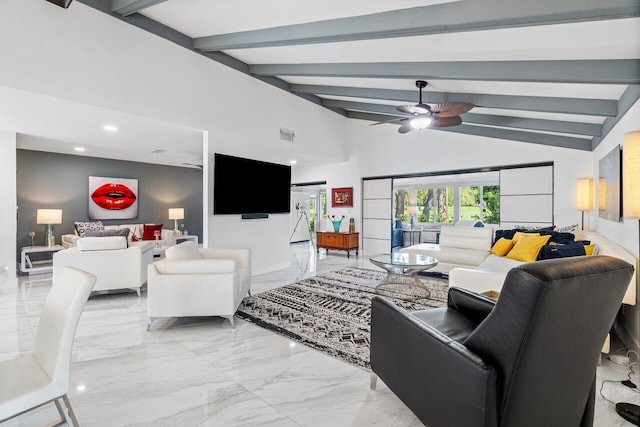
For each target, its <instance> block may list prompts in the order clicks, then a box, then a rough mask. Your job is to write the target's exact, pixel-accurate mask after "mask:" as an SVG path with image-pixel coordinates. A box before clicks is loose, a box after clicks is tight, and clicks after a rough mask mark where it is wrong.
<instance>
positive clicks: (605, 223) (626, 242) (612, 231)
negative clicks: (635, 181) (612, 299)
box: [585, 102, 640, 347]
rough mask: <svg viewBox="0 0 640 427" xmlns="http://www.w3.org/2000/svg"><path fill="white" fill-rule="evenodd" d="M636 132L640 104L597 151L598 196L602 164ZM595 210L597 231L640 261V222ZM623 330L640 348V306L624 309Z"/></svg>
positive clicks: (639, 287) (639, 123)
mask: <svg viewBox="0 0 640 427" xmlns="http://www.w3.org/2000/svg"><path fill="white" fill-rule="evenodd" d="M635 130H640V102H636V103H635V105H633V106H632V107H631V109H630V110H629V111H628V112H627V114H625V116H624V117H623V118H622V120H620V121H619V122H618V124H617V125H616V126H615V127H614V128H613V129H612V131H611V132H609V134H608V135H607V137H606V138H605V139H604V140H603V141H602V142H601V143H600V145H598V147H597V148H596V149H595V150H594V152H593V162H592V171H593V173H592V174H591V175H590V176H592V177H594V178H595V180H594V182H595V187H596V188H595V194H598V191H597V187H598V179H597V176H598V161H599V160H600V159H602V158H603V157H604V156H606V155H607V154H608V153H609V152H610V151H611V150H612V149H613V147H615V146H616V145H618V144H620V145H622V146H623V147H622V149H623V150H624V134H625V133H627V132H631V131H635ZM585 176H586V175H585ZM635 191H640V188H636V189H635ZM595 200H597V198H595ZM597 206H598V203H597V202H596V203H595V209H597ZM623 208H624V204H623ZM595 209H594V211H592V212H591V213H590V217H591V219H592V220H593V224H594V227H593V228H594V229H595V230H596V231H597V232H598V233H600V234H602V235H603V236H605V237H607V238H609V239H611V240H613V241H614V242H617V243H618V244H619V245H620V246H622V247H623V248H625V249H626V250H627V251H628V252H629V253H631V254H633V255H635V256H636V258H638V256H639V247H638V245H640V242H639V239H640V234H639V233H640V231H639V230H638V226H639V224H638V223H639V221H638V220H637V219H625V220H623V221H622V222H615V221H609V220H606V219H602V218H599V217H598V212H597V210H595ZM636 268H638V265H636ZM638 276H640V275H638V274H637V275H636V278H638ZM636 286H637V292H636V295H640V285H639V284H638V283H636ZM623 327H624V328H625V330H626V332H627V333H628V334H629V336H630V337H631V339H633V340H634V341H635V344H636V347H638V346H640V306H639V305H638V304H637V303H636V305H635V306H623Z"/></svg>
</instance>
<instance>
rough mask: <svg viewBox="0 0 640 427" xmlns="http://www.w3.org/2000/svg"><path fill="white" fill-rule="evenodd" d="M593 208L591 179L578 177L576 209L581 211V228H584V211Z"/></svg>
mask: <svg viewBox="0 0 640 427" xmlns="http://www.w3.org/2000/svg"><path fill="white" fill-rule="evenodd" d="M591 209H593V180H592V179H591V178H579V179H578V210H579V211H582V229H583V230H584V211H590V210H591Z"/></svg>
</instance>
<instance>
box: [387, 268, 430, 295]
mask: <svg viewBox="0 0 640 427" xmlns="http://www.w3.org/2000/svg"><path fill="white" fill-rule="evenodd" d="M404 271H405V270H404V269H402V268H399V269H396V268H392V269H391V270H387V276H386V277H385V278H384V279H382V281H381V282H380V283H379V284H378V286H376V288H375V292H376V293H377V294H379V295H383V296H387V297H391V298H397V299H401V300H404V301H415V300H419V299H425V298H429V297H430V296H431V292H430V291H429V288H427V286H426V285H425V284H424V283H422V281H421V280H420V279H419V278H418V276H417V275H418V271H411V272H406V273H405V272H404Z"/></svg>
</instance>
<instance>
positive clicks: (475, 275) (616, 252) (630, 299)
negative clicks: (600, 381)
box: [449, 231, 638, 353]
mask: <svg viewBox="0 0 640 427" xmlns="http://www.w3.org/2000/svg"><path fill="white" fill-rule="evenodd" d="M575 236H576V237H575V240H589V241H590V242H591V243H595V245H596V248H597V250H598V252H597V254H598V255H610V256H614V257H617V258H620V259H622V260H624V261H626V262H628V263H629V264H631V265H633V266H634V268H635V269H636V271H635V272H634V274H633V277H632V278H631V281H630V282H629V287H628V288H627V292H626V293H625V295H624V298H623V299H622V303H623V304H628V305H636V274H637V273H636V272H637V268H638V265H637V261H636V258H635V257H634V256H633V255H631V254H630V253H629V252H627V251H626V250H624V249H623V248H622V247H620V246H619V245H617V244H615V243H614V242H612V241H611V240H609V239H607V238H605V237H604V236H602V235H600V234H598V233H595V232H593V231H578V232H576V233H575ZM520 264H523V262H522V261H517V260H513V259H510V258H505V257H499V256H497V255H493V254H490V255H489V256H488V257H487V258H486V260H485V261H484V262H482V263H481V264H480V265H478V266H476V267H475V268H466V267H458V268H453V269H452V270H451V271H449V286H456V287H459V288H464V289H468V290H470V291H473V292H477V293H486V294H488V293H493V292H498V293H499V292H500V290H501V289H502V284H503V283H504V280H505V278H506V277H507V273H508V272H509V270H511V269H512V268H513V267H516V266H518V265H520ZM609 339H610V338H609V336H607V339H606V341H605V343H604V346H603V348H602V352H603V353H609V351H610V344H609Z"/></svg>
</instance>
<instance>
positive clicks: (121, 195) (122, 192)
mask: <svg viewBox="0 0 640 427" xmlns="http://www.w3.org/2000/svg"><path fill="white" fill-rule="evenodd" d="M137 192H138V180H137V179H123V178H106V177H97V176H90V177H89V218H90V219H131V218H137V216H138V203H137V201H138V196H137Z"/></svg>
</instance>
